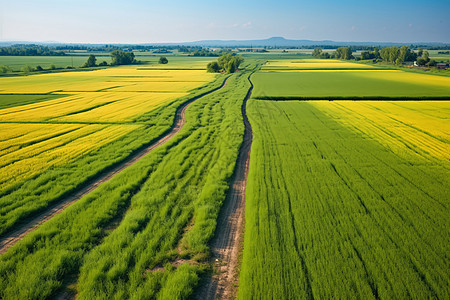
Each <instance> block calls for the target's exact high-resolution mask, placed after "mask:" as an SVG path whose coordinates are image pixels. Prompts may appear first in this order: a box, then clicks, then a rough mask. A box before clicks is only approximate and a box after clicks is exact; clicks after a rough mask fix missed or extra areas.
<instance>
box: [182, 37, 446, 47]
mask: <svg viewBox="0 0 450 300" xmlns="http://www.w3.org/2000/svg"><path fill="white" fill-rule="evenodd" d="M411 44H415V45H430V46H431V45H433V46H435V45H448V44H446V43H440V42H433V43H430V42H428V43H425V42H417V43H392V42H335V41H331V40H322V41H313V40H290V39H285V38H284V37H271V38H268V39H263V40H204V41H195V42H186V43H180V45H184V46H205V47H207V46H209V47H214V46H216V47H227V46H235V47H251V46H253V47H302V46H316V45H317V46H403V45H411Z"/></svg>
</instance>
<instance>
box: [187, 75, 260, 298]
mask: <svg viewBox="0 0 450 300" xmlns="http://www.w3.org/2000/svg"><path fill="white" fill-rule="evenodd" d="M249 81H250V78H249ZM250 84H251V87H250V89H249V91H248V92H247V96H246V97H245V100H244V103H243V104H242V108H241V110H242V116H243V119H244V125H245V131H244V141H243V143H242V145H241V148H240V149H239V156H238V159H237V162H236V167H235V170H234V177H233V180H232V183H231V187H230V191H229V193H228V196H227V199H226V201H225V203H224V205H223V207H222V209H221V211H220V215H219V218H218V220H217V228H216V232H215V236H214V239H213V240H212V243H211V250H212V261H213V263H214V269H215V271H216V274H213V275H212V276H211V277H209V278H208V279H207V281H206V282H205V283H204V284H203V285H202V286H201V287H200V288H199V291H198V292H197V293H196V295H195V298H196V299H234V298H236V296H237V284H238V279H239V274H238V273H237V270H238V266H239V249H240V247H241V243H242V233H243V228H244V209H245V188H246V185H247V175H248V167H249V163H250V150H251V145H252V139H253V134H252V127H251V126H250V123H249V121H248V118H247V109H246V106H247V100H248V99H249V98H250V96H251V94H252V91H253V84H252V82H251V81H250Z"/></svg>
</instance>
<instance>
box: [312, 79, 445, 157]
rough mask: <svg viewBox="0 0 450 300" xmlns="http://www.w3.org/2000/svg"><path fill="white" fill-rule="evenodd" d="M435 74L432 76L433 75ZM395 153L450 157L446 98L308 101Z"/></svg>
mask: <svg viewBox="0 0 450 300" xmlns="http://www.w3.org/2000/svg"><path fill="white" fill-rule="evenodd" d="M435 77H436V76H435ZM312 103H313V105H314V106H315V107H317V108H319V109H320V110H321V111H323V112H325V113H326V114H327V115H328V116H330V117H331V118H333V119H335V120H336V121H338V122H340V123H342V124H343V125H345V126H347V127H349V128H351V129H352V130H357V131H359V132H362V133H364V134H365V135H367V136H370V137H371V138H373V139H375V140H376V141H378V142H379V143H380V144H383V145H385V146H387V147H388V148H390V149H392V150H393V151H394V152H396V153H398V154H399V155H411V154H413V155H419V156H421V157H429V156H432V157H436V158H439V159H443V160H448V159H450V145H449V142H450V124H449V122H448V117H449V115H450V101H333V102H328V101H312Z"/></svg>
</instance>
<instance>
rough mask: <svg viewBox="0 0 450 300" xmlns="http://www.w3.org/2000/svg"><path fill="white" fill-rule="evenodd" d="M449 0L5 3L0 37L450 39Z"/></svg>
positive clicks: (100, 40)
mask: <svg viewBox="0 0 450 300" xmlns="http://www.w3.org/2000/svg"><path fill="white" fill-rule="evenodd" d="M449 11H450V2H449V1H430V2H428V3H425V2H423V1H417V0H410V1H404V0H400V1H396V2H395V3H393V2H392V1H387V0H380V1H378V2H377V3H376V5H374V4H372V5H371V4H369V3H366V2H361V1H353V0H346V1H340V2H339V3H337V2H334V1H330V0H323V1H321V2H320V4H317V2H315V1H286V0H284V1H277V2H273V1H254V0H249V1H246V2H244V3H241V2H240V1H236V0H230V1H228V2H226V3H220V4H219V5H218V4H217V3H212V2H209V1H205V0H201V1H195V2H191V3H188V2H185V1H180V0H176V1H160V0H154V1H143V0H134V1H127V2H125V1H120V0H112V1H104V0H100V1H96V2H90V1H87V0H79V1H68V0H59V1H58V0H38V1H32V0H23V1H6V0H0V41H30V42H59V43H92V44H104V43H108V44H110V43H121V44H140V43H182V42H192V41H200V40H259V39H266V38H270V37H274V36H277V37H278V36H280V37H284V38H286V39H292V40H314V41H322V40H332V41H336V42H387V43H389V42H394V43H420V42H424V43H430V42H440V43H450V18H449V17H448V12H449Z"/></svg>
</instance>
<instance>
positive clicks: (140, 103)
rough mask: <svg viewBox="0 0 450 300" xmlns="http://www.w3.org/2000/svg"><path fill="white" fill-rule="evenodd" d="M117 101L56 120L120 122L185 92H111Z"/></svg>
mask: <svg viewBox="0 0 450 300" xmlns="http://www.w3.org/2000/svg"><path fill="white" fill-rule="evenodd" d="M111 94H112V95H113V96H115V97H116V98H117V101H114V102H111V103H110V104H107V105H103V106H100V107H97V108H94V109H92V110H88V111H84V112H80V113H77V114H71V115H67V116H62V117H59V118H57V120H58V121H62V122H65V121H77V122H120V121H127V120H130V119H132V118H133V117H136V116H138V115H141V114H143V113H145V112H148V111H151V110H153V109H155V108H156V107H158V106H159V105H160V104H162V103H166V102H168V101H170V100H174V99H176V98H179V97H181V96H184V95H186V94H187V93H133V92H128V93H127V92H117V93H111Z"/></svg>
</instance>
